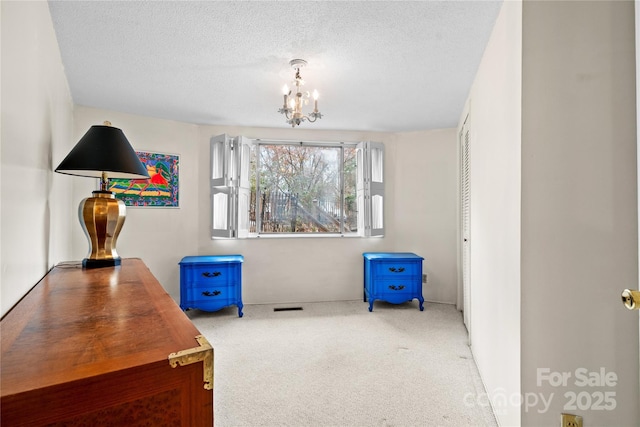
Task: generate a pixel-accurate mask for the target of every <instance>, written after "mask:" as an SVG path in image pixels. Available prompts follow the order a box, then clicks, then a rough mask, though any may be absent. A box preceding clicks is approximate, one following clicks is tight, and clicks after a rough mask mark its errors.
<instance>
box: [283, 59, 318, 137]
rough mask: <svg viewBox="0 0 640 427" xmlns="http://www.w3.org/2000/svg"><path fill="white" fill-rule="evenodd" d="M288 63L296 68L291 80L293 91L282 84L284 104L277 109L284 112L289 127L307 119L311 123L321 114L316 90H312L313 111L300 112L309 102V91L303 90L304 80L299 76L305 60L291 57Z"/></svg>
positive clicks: (305, 62) (305, 63)
mask: <svg viewBox="0 0 640 427" xmlns="http://www.w3.org/2000/svg"><path fill="white" fill-rule="evenodd" d="M289 65H291V68H293V69H294V70H296V77H295V80H294V81H293V84H294V85H295V93H294V90H292V89H289V86H287V85H284V86H283V87H282V93H283V94H284V104H283V106H282V108H280V109H279V110H278V112H279V113H281V114H284V115H285V117H286V118H287V123H289V124H290V125H291V127H292V128H293V127H296V125H298V126H299V125H300V123H302V122H304V121H305V120H308V121H309V122H311V123H313V122H315V121H316V120H318V119H321V118H322V114H321V113H320V112H319V111H318V91H317V90H314V91H313V111H312V112H311V113H309V115H308V116H307V115H305V114H304V113H303V112H302V107H303V106H304V105H307V104H308V103H309V98H310V95H309V92H308V91H307V92H303V90H302V86H304V80H302V76H300V68H302V67H304V66H305V65H307V61H305V60H304V59H292V60H291V61H289Z"/></svg>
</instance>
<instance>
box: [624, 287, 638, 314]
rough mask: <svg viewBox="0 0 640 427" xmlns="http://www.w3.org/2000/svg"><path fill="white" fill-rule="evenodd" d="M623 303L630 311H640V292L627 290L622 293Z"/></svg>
mask: <svg viewBox="0 0 640 427" xmlns="http://www.w3.org/2000/svg"><path fill="white" fill-rule="evenodd" d="M622 303H623V304H624V306H625V307H627V308H628V309H629V310H640V291H633V290H630V289H625V290H624V291H622Z"/></svg>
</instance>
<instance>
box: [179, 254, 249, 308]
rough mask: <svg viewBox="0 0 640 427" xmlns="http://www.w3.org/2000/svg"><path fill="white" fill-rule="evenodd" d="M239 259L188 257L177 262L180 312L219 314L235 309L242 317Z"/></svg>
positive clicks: (228, 257) (239, 256)
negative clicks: (226, 308) (196, 310)
mask: <svg viewBox="0 0 640 427" xmlns="http://www.w3.org/2000/svg"><path fill="white" fill-rule="evenodd" d="M243 261H244V257H243V256H242V255H209V256H187V257H184V258H182V261H180V308H181V309H183V310H188V309H190V308H198V309H200V310H205V311H218V310H220V309H221V308H224V307H228V306H230V305H237V306H238V316H240V317H242V307H243V305H242V262H243Z"/></svg>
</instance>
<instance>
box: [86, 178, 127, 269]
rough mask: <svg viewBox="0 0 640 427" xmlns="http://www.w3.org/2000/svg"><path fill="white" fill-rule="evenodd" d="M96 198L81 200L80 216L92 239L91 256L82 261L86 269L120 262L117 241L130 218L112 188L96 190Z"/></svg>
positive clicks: (94, 193) (90, 242) (88, 236)
mask: <svg viewBox="0 0 640 427" xmlns="http://www.w3.org/2000/svg"><path fill="white" fill-rule="evenodd" d="M92 194H93V197H88V198H86V199H84V200H83V201H82V202H80V206H79V207H78V216H79V218H80V224H81V225H82V229H83V230H84V234H85V235H86V236H87V239H88V240H89V255H88V256H87V258H85V259H84V260H82V267H83V268H100V267H113V266H116V265H120V262H121V260H120V256H118V252H117V251H116V241H117V240H118V235H119V234H120V230H122V226H123V225H124V220H125V217H126V214H127V212H126V207H125V204H124V202H123V201H122V200H118V199H116V197H115V195H114V194H113V193H112V192H111V191H106V190H97V191H94V192H93V193H92Z"/></svg>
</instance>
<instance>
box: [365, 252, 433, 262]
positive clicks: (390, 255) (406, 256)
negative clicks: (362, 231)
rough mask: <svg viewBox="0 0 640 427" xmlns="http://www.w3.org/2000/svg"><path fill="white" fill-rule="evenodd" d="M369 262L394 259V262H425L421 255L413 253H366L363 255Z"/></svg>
mask: <svg viewBox="0 0 640 427" xmlns="http://www.w3.org/2000/svg"><path fill="white" fill-rule="evenodd" d="M362 256H364V257H365V258H366V259H368V260H374V259H383V260H384V259H393V260H418V259H420V260H424V258H422V257H421V256H419V255H416V254H414V253H412V252H365V253H363V254H362Z"/></svg>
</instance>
